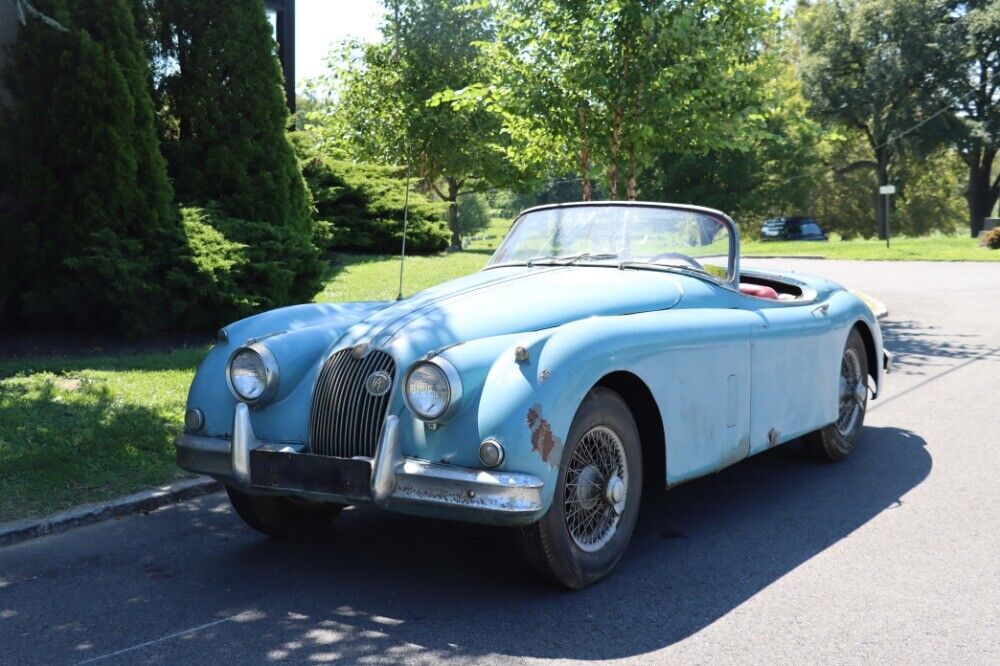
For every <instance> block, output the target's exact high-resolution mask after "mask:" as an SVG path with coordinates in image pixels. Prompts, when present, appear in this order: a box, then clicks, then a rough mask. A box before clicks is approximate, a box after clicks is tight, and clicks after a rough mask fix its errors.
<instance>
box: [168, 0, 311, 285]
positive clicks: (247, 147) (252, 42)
mask: <svg viewBox="0 0 1000 666" xmlns="http://www.w3.org/2000/svg"><path fill="white" fill-rule="evenodd" d="M151 13H152V14H153V15H154V17H153V20H152V21H151V23H152V24H153V25H154V26H155V30H156V31H157V34H158V42H159V43H158V44H157V48H156V49H155V50H156V51H157V52H158V53H159V54H160V55H161V56H165V57H166V58H167V59H168V60H169V61H172V62H176V65H177V66H176V67H175V68H174V69H173V70H172V71H167V72H166V73H164V75H163V76H161V77H160V80H159V81H158V83H157V89H158V95H159V96H160V98H161V100H162V108H163V109H165V114H166V118H165V119H161V126H162V127H164V128H165V137H164V146H163V150H164V153H165V155H166V157H167V161H168V164H169V170H170V173H171V176H172V177H173V180H174V185H175V187H176V190H177V197H178V200H179V201H181V202H182V203H185V204H191V205H201V206H207V205H210V204H214V205H216V206H217V207H218V209H219V211H220V212H221V213H223V214H225V215H228V216H231V217H233V218H238V219H244V220H251V221H256V222H261V223H264V224H266V225H269V226H271V227H272V228H273V233H274V234H276V235H277V237H278V238H280V242H281V243H283V244H284V245H285V246H286V248H287V251H286V252H284V253H283V255H284V257H285V264H284V265H285V268H287V269H288V270H290V271H291V272H292V274H293V275H294V280H292V281H291V283H290V284H289V283H288V281H286V280H281V281H276V282H275V283H274V284H271V285H267V284H262V285H258V287H259V289H260V290H261V293H262V294H266V296H267V301H268V302H269V303H276V304H281V303H287V302H292V301H295V300H303V299H309V298H312V296H313V295H314V294H315V292H316V290H317V288H318V279H319V276H320V270H321V264H320V262H319V259H318V253H317V252H316V250H315V248H314V247H313V246H312V221H311V214H310V213H311V211H310V201H309V194H308V190H307V189H306V186H305V183H304V181H303V178H302V173H301V170H300V168H299V164H298V162H297V161H296V158H295V155H294V153H293V152H292V148H291V146H290V144H289V142H288V138H287V136H286V129H287V127H288V124H289V117H288V109H287V107H286V106H285V98H284V90H283V86H282V74H281V69H280V66H279V63H278V60H277V58H276V53H275V49H276V46H275V42H274V40H273V39H272V37H271V25H270V23H269V22H268V20H267V17H266V15H265V13H264V6H263V4H262V2H261V0H227V1H226V2H203V1H202V0H154V1H153V2H152V4H151ZM232 231H233V232H234V233H236V234H237V235H236V237H235V238H231V240H234V241H236V242H241V243H253V242H254V238H251V237H242V236H240V229H239V228H236V229H234V230H232ZM262 277H263V278H264V279H265V280H266V275H263V276H262ZM286 285H287V286H286Z"/></svg>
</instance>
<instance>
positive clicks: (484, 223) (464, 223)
mask: <svg viewBox="0 0 1000 666" xmlns="http://www.w3.org/2000/svg"><path fill="white" fill-rule="evenodd" d="M490 213H491V211H490V208H489V204H488V202H487V200H486V197H485V196H483V195H482V194H466V195H464V196H460V197H459V198H458V228H459V229H460V230H461V233H462V235H463V236H471V235H473V234H476V233H479V232H480V231H483V230H484V229H486V228H488V227H489V226H490V222H491V218H490Z"/></svg>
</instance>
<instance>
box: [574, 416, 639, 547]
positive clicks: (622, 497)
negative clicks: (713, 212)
mask: <svg viewBox="0 0 1000 666" xmlns="http://www.w3.org/2000/svg"><path fill="white" fill-rule="evenodd" d="M627 495H628V462H627V459H626V457H625V446H624V445H623V444H622V440H621V437H619V436H618V434H617V433H615V431H614V430H612V429H611V428H608V427H607V426H603V425H600V426H596V427H594V428H591V429H590V430H588V431H587V432H586V433H585V434H584V435H583V437H582V438H580V441H579V443H578V444H577V446H576V448H575V449H574V451H573V456H572V457H571V458H570V461H569V467H568V470H567V474H566V492H565V496H564V498H563V501H564V505H565V515H566V527H567V529H568V530H569V534H570V536H571V537H572V539H573V542H574V543H575V544H576V545H577V546H578V547H579V548H580V549H581V550H584V551H587V552H595V551H598V550H600V549H601V548H602V547H604V545H605V544H607V543H608V541H610V540H611V538H612V537H614V535H615V532H616V531H617V529H618V522H619V520H620V519H621V515H622V512H623V511H624V509H625V503H626V501H627V499H628V498H627Z"/></svg>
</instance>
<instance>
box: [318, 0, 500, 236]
mask: <svg viewBox="0 0 1000 666" xmlns="http://www.w3.org/2000/svg"><path fill="white" fill-rule="evenodd" d="M386 5H387V8H388V9H389V10H390V13H389V14H388V15H387V17H386V19H385V22H384V24H383V26H382V32H383V35H384V37H385V40H384V42H383V43H381V44H368V45H364V46H360V45H357V44H353V45H352V44H348V45H347V46H346V47H345V48H344V49H343V50H342V51H341V53H340V54H339V58H337V57H335V58H334V59H333V60H332V62H331V65H332V67H331V72H330V74H329V75H328V76H327V77H325V78H324V80H323V81H322V82H321V83H322V85H323V86H324V87H326V88H327V89H329V90H332V94H333V96H334V99H335V100H336V101H335V102H334V103H333V104H331V105H329V106H327V107H326V109H325V110H321V111H319V112H318V113H314V114H313V115H312V116H311V117H309V118H308V120H307V125H306V129H307V130H308V131H315V129H317V128H318V127H320V128H321V127H322V126H323V125H324V124H325V126H326V127H327V128H331V127H332V128H336V129H335V130H334V131H335V132H336V133H337V134H338V136H339V137H340V139H339V141H337V145H338V146H340V147H342V148H343V149H345V150H346V151H347V152H349V153H350V155H351V156H352V157H354V158H355V159H358V160H361V161H376V162H381V163H387V164H399V163H401V162H405V161H410V162H411V163H412V166H413V168H414V171H415V173H416V176H417V178H418V179H419V181H420V183H421V188H422V189H424V190H426V191H432V192H434V193H435V194H436V195H437V196H438V197H440V198H441V199H442V200H444V201H446V202H447V203H448V220H449V227H450V229H451V231H452V239H451V246H452V247H453V248H459V247H461V226H460V223H459V206H458V198H459V195H460V194H462V193H463V192H467V191H473V190H475V189H477V188H480V187H482V184H483V182H484V181H485V180H487V179H491V180H492V181H493V182H499V180H500V178H501V177H502V175H503V173H504V165H503V164H502V153H501V151H499V150H498V149H497V148H496V144H498V143H499V142H501V140H502V139H501V136H500V134H499V125H498V123H497V120H496V118H495V117H493V116H492V115H491V114H489V113H486V112H485V111H483V110H479V109H470V110H467V111H462V110H458V109H455V108H452V107H451V106H448V105H433V106H432V105H428V101H429V100H431V98H432V97H433V96H434V95H435V93H437V92H439V91H441V90H444V89H450V88H461V87H463V86H465V85H466V84H468V83H469V82H472V81H477V80H480V79H481V78H482V77H483V76H484V74H483V67H484V60H483V58H482V57H481V54H480V51H479V49H478V48H477V46H476V45H477V43H478V42H480V41H482V40H489V39H491V38H492V28H491V21H490V12H489V10H488V8H486V7H485V6H483V5H482V3H467V2H464V1H462V0H389V2H387V3H386ZM310 120H311V121H312V123H311V124H310V123H309V121H310ZM324 121H332V122H328V123H324ZM319 136H320V137H321V139H320V140H321V141H323V142H325V143H327V144H329V142H328V141H326V138H327V137H328V136H329V129H328V130H327V132H326V133H323V132H322V130H321V131H320V133H319Z"/></svg>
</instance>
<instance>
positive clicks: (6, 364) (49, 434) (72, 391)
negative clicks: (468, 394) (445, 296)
mask: <svg viewBox="0 0 1000 666" xmlns="http://www.w3.org/2000/svg"><path fill="white" fill-rule="evenodd" d="M508 225H509V222H508V221H502V220H497V221H496V222H495V223H494V226H493V227H491V228H490V229H488V230H487V231H485V232H483V234H481V235H480V236H478V237H477V238H478V240H474V241H473V242H472V243H471V244H470V246H469V247H468V248H467V249H466V250H463V251H461V252H453V253H446V254H442V255H439V256H433V257H410V258H408V259H407V261H406V275H405V288H404V293H405V294H406V295H410V294H413V293H415V292H417V291H419V290H421V289H424V288H426V287H430V286H432V285H435V284H438V283H440V282H444V281H446V280H449V279H452V278H455V277H459V276H461V275H466V274H468V273H471V272H473V271H476V270H479V269H480V268H481V267H482V266H483V265H484V264H485V263H486V261H487V260H488V259H489V256H490V254H491V252H492V250H493V249H495V247H496V245H497V244H498V243H499V241H500V239H501V238H502V236H503V234H504V232H505V231H506V228H507V226H508ZM744 254H747V255H762V254H763V255H785V256H794V255H800V256H801V255H814V256H824V257H829V258H831V259H834V258H836V259H903V260H914V259H928V260H962V261H967V260H986V261H998V260H1000V251H991V250H986V249H984V248H980V247H978V245H977V244H976V242H975V240H973V239H970V238H961V237H934V238H900V239H896V240H893V241H892V247H891V248H890V249H889V250H886V249H885V243H884V242H879V241H875V240H871V241H864V240H855V241H847V242H842V241H839V240H831V241H829V242H826V243H747V244H746V245H745V246H744ZM398 280H399V258H398V257H396V256H388V255H385V256H360V255H341V256H340V257H339V258H338V261H337V262H336V264H335V265H334V266H332V267H331V274H330V278H329V279H328V281H327V283H326V285H325V286H324V288H323V290H322V291H321V292H320V293H319V294H318V295H317V296H316V300H317V301H348V300H374V299H392V298H395V296H396V290H397V285H398ZM206 351H207V347H200V346H199V347H191V348H184V349H178V350H174V351H167V352H150V353H138V354H136V353H130V354H126V355H122V356H83V357H70V356H67V357H28V358H24V357H19V358H7V359H4V358H2V357H0V522H3V521H7V520H14V519H17V518H24V517H28V516H39V515H44V514H48V513H51V512H53V511H58V510H60V509H65V508H68V507H71V506H75V505H78V504H82V503H85V502H92V501H97V500H101V499H107V498H110V497H116V496H119V495H123V494H126V493H129V492H133V491H136V490H140V489H142V488H146V487H149V486H153V485H157V484H161V483H165V482H168V481H171V480H174V479H177V478H180V477H182V476H184V474H183V473H182V472H181V471H180V470H179V469H178V468H177V466H176V465H175V464H174V450H173V444H172V442H173V438H174V436H175V435H176V433H177V432H178V430H179V428H180V425H181V422H182V418H183V410H184V401H185V397H186V395H187V388H188V385H189V383H190V381H191V377H192V375H193V374H194V370H195V368H196V367H197V364H198V362H199V361H200V360H201V358H202V356H204V354H205V352H206Z"/></svg>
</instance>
